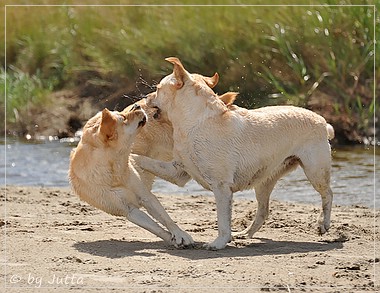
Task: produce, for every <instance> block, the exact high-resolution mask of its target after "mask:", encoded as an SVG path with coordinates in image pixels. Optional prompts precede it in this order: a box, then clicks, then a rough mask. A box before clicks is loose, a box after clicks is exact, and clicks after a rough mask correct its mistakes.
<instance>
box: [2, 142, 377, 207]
mask: <svg viewBox="0 0 380 293" xmlns="http://www.w3.org/2000/svg"><path fill="white" fill-rule="evenodd" d="M75 145H76V143H75V142H70V141H59V140H55V139H51V140H48V139H47V140H44V141H26V140H19V139H9V138H8V139H7V140H6V141H5V139H4V138H1V139H0V158H1V161H0V163H1V166H0V185H2V186H4V185H20V186H57V187H63V186H69V182H68V179H67V170H68V166H69V155H70V151H71V149H72V148H73V147H75ZM332 153H333V164H332V183H331V185H332V186H331V187H332V190H333V193H334V203H335V204H338V205H363V206H367V207H375V206H376V208H379V206H380V193H379V192H378V191H377V190H376V186H378V187H380V179H379V176H376V174H379V171H380V168H379V164H377V162H378V160H379V158H380V153H378V152H375V151H374V149H373V148H365V147H364V146H358V147H351V148H336V149H335V148H334V149H333V152H332ZM153 192H154V193H162V194H173V193H175V194H182V195H193V194H203V195H212V193H211V192H209V191H206V190H204V189H203V188H202V187H201V186H200V185H198V184H197V183H196V182H195V181H190V182H189V183H187V184H186V186H185V187H183V188H181V187H177V186H175V185H173V184H171V183H168V182H166V181H164V180H161V179H157V180H156V182H155V184H154V187H153ZM235 197H236V198H249V199H254V198H255V197H254V192H253V191H244V192H237V193H235ZM271 198H272V199H277V200H280V201H289V202H302V203H313V204H317V205H319V204H320V202H321V200H320V197H319V194H318V193H317V192H316V191H315V190H314V189H313V188H312V187H311V185H310V183H309V182H308V181H307V179H306V177H305V175H304V173H303V171H302V169H301V168H298V169H297V170H296V171H294V172H293V173H291V174H289V175H288V176H286V177H284V178H282V179H281V180H279V182H278V183H277V185H276V187H275V189H274V191H273V193H272V196H271Z"/></svg>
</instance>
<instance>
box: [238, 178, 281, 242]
mask: <svg viewBox="0 0 380 293" xmlns="http://www.w3.org/2000/svg"><path fill="white" fill-rule="evenodd" d="M276 182H277V178H276V179H272V180H271V181H269V182H267V183H266V184H261V185H259V186H257V187H256V188H255V193H256V200H257V210H256V217H255V220H254V221H252V223H251V224H250V225H249V226H248V227H247V228H246V229H245V230H243V231H241V232H236V233H233V234H232V235H233V237H235V238H252V236H253V234H255V233H256V232H257V231H258V230H259V229H260V228H261V226H262V225H263V224H264V222H265V220H266V219H267V218H268V215H269V198H270V194H271V193H272V190H273V188H274V186H275V185H276Z"/></svg>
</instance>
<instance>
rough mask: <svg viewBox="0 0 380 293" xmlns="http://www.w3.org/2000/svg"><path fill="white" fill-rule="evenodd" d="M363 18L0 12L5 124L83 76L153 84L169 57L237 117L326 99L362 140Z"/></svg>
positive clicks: (369, 18) (328, 11) (367, 85)
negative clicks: (230, 98)
mask: <svg viewBox="0 0 380 293" xmlns="http://www.w3.org/2000/svg"><path fill="white" fill-rule="evenodd" d="M24 2H25V3H30V1H24ZM41 2H44V1H39V3H41ZM185 2H186V1H185ZM188 2H189V1H188ZM214 2H215V1H214ZM214 2H213V1H208V2H207V1H206V2H205V1H202V2H201V3H202V4H204V3H206V4H212V3H214ZM19 3H22V1H21V2H19ZM45 3H47V4H49V3H52V2H51V1H50V2H49V1H45ZM56 3H59V1H56ZM65 3H68V4H70V3H75V1H66V2H65ZM94 3H96V2H94ZM99 3H103V4H104V3H105V2H99ZM122 3H132V2H131V1H125V2H122ZM189 3H190V2H189ZM192 3H194V2H192ZM219 3H220V2H219ZM224 3H233V2H232V1H224ZM256 3H257V4H262V3H264V4H265V1H257V2H256ZM288 3H300V1H289V2H288ZM308 3H311V1H303V4H308ZM314 3H315V1H314ZM321 3H322V2H321ZM325 3H326V4H330V5H331V4H373V3H374V2H372V1H354V0H352V1H348V0H347V1H327V2H325ZM3 11H4V8H3ZM373 13H374V11H373V7H363V6H362V7H354V6H351V7H350V6H329V5H325V6H308V7H301V6H298V7H295V6H293V7H291V6H278V7H244V6H239V7H226V6H224V7H194V6H192V7H169V6H168V7H154V6H152V7H72V6H71V7H70V6H68V7H7V14H6V16H7V31H6V33H7V42H6V52H7V55H6V61H7V74H8V77H7V81H8V83H9V89H8V91H7V93H8V94H7V98H8V100H9V101H10V102H8V103H7V113H8V116H7V117H8V118H9V119H15V117H14V115H13V114H12V113H13V112H14V110H13V108H16V109H19V108H22V107H23V106H25V105H26V104H28V103H38V102H40V101H41V100H40V99H39V98H35V97H37V96H42V95H44V94H46V92H51V91H54V90H58V89H61V88H71V87H74V86H76V85H78V83H80V82H81V81H82V79H81V78H80V77H81V74H82V73H83V72H97V78H98V79H99V78H100V79H102V78H104V79H107V80H110V79H111V80H112V76H118V77H122V78H124V80H126V82H127V83H132V84H135V83H137V81H138V79H139V77H141V78H143V79H144V80H146V81H147V82H148V83H149V84H154V83H156V82H158V81H159V80H160V79H161V78H162V77H163V76H164V75H166V74H168V73H169V72H170V69H171V67H170V65H169V64H166V62H164V58H165V57H168V56H178V57H180V58H181V60H182V61H183V63H184V64H185V66H186V68H188V69H189V71H191V72H199V73H202V74H205V75H212V74H213V73H214V72H215V71H217V72H218V73H219V74H220V76H221V79H220V84H219V85H218V86H217V91H218V92H220V93H222V92H224V91H227V90H234V91H239V92H240V93H241V95H240V97H239V100H238V103H240V104H242V105H244V106H246V107H258V106H263V105H270V104H294V105H300V106H308V103H309V102H310V100H311V99H312V98H313V99H314V100H315V99H316V98H318V96H319V95H320V96H328V97H330V99H331V103H332V104H333V106H332V107H333V109H334V110H333V111H334V113H336V114H337V115H338V114H339V115H342V116H344V115H346V116H350V117H351V119H353V120H355V121H357V123H356V124H355V127H357V128H358V129H359V130H360V131H364V132H365V131H366V129H368V127H369V126H370V123H371V117H373V113H374V111H376V110H377V109H378V105H375V104H374V103H373V86H374V76H373V73H374V44H373V39H374V34H376V36H377V39H380V32H379V24H380V20H379V16H377V19H376V22H377V30H376V32H374V26H373V20H374V15H373ZM2 25H3V22H1V23H0V26H2ZM0 31H1V33H3V32H4V29H3V28H0ZM0 46H4V44H0ZM377 51H378V52H377V54H376V64H379V61H380V60H379V58H380V52H379V50H378V49H377ZM1 54H4V53H3V52H0V55H1ZM4 57H5V56H4V55H2V56H1V62H2V66H3V68H4V65H5V64H4V61H3V60H5V58H4ZM375 70H376V71H377V76H379V73H380V70H379V69H378V68H376V69H375ZM2 82H4V78H3V79H2ZM375 82H376V83H377V84H378V83H379V79H377V80H376V81H375ZM25 84H28V85H27V86H26V85H25ZM2 86H3V85H2ZM24 87H27V88H28V90H27V91H26V92H25V94H26V95H22V94H21V93H22V92H23V88H24ZM377 91H378V89H377ZM36 92H38V94H36ZM20 95H22V96H23V97H22V98H20V97H19V96H20ZM29 98H30V99H29ZM13 99H14V100H15V101H13ZM371 115H372V116H371Z"/></svg>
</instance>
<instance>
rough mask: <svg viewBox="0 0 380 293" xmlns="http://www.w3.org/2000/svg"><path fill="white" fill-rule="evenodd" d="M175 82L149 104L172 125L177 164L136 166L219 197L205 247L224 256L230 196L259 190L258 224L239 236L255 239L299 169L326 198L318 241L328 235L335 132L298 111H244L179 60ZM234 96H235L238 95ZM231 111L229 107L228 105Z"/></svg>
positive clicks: (163, 85) (143, 160)
mask: <svg viewBox="0 0 380 293" xmlns="http://www.w3.org/2000/svg"><path fill="white" fill-rule="evenodd" d="M166 60H168V61H169V62H171V63H173V64H174V71H173V73H172V74H170V75H168V76H166V77H165V78H163V79H162V80H161V82H160V83H159V85H158V86H157V91H156V94H155V95H151V96H150V97H149V98H148V101H147V104H148V106H151V107H158V108H159V109H161V111H162V112H163V113H165V114H166V115H167V117H168V119H169V120H170V121H171V123H172V125H173V140H174V149H173V161H172V162H162V161H158V160H153V159H151V158H147V157H143V156H134V159H135V160H136V161H137V162H138V164H139V165H140V166H141V167H142V168H144V169H146V170H148V171H150V172H152V173H154V174H155V175H157V176H160V177H163V178H164V179H167V180H169V181H171V182H173V183H177V184H180V185H181V184H182V185H183V184H184V183H183V182H186V181H187V180H188V179H189V177H190V176H191V177H192V178H194V179H195V180H196V181H197V182H198V183H200V184H201V185H202V186H203V187H204V188H206V189H209V190H211V191H213V193H214V195H215V199H216V206H217V220H218V237H217V238H216V239H215V240H214V241H212V242H211V243H209V244H207V245H206V248H208V249H221V248H224V247H225V246H226V244H227V243H228V242H229V241H230V240H231V203H232V194H233V193H234V192H235V191H238V190H244V189H251V188H254V189H255V192H256V198H257V202H258V208H257V213H256V218H255V220H254V221H253V222H252V223H251V225H249V227H247V229H246V230H244V231H243V232H241V233H238V236H246V237H252V235H253V234H254V233H255V232H256V231H257V230H259V228H260V227H261V226H262V224H263V223H264V221H265V219H266V218H267V216H268V212H269V197H270V194H271V192H272V190H273V188H274V186H275V184H276V182H277V180H278V179H279V178H281V177H282V176H284V175H285V174H286V173H288V172H290V171H292V170H294V169H295V168H296V167H297V166H301V167H302V168H303V170H304V172H305V174H306V176H307V178H308V179H309V181H310V182H311V184H312V186H313V187H314V188H315V189H316V190H317V191H318V192H319V193H320V195H321V198H322V213H321V215H320V218H319V220H318V229H319V232H320V233H325V232H326V231H327V230H328V229H329V227H330V214H331V205H332V197H333V195H332V191H331V189H330V169H331V154H330V145H329V142H328V139H330V138H332V137H333V128H332V126H331V125H329V124H327V123H326V121H325V119H324V118H323V117H321V116H319V115H317V114H315V113H313V112H311V111H309V110H306V109H303V108H298V107H292V106H274V107H265V108H260V109H256V110H247V109H244V108H240V107H237V106H234V105H231V103H228V102H226V100H231V101H232V102H233V100H234V96H231V94H229V97H227V96H225V97H224V99H223V98H220V97H218V96H217V95H216V94H215V93H214V92H213V91H212V90H211V89H210V87H209V86H207V84H206V83H205V82H204V81H202V80H199V79H198V78H197V76H198V75H194V74H190V73H188V72H187V71H186V70H185V69H184V67H183V66H182V64H181V62H180V61H179V60H178V59H177V58H167V59H166ZM235 96H236V95H235ZM226 104H227V105H226Z"/></svg>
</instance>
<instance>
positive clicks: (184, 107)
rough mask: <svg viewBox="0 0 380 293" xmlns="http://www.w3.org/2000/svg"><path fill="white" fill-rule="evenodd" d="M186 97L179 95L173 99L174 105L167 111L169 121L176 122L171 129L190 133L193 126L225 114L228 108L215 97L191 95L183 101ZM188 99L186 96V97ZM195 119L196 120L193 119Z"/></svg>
mask: <svg viewBox="0 0 380 293" xmlns="http://www.w3.org/2000/svg"><path fill="white" fill-rule="evenodd" d="M185 96H186V95H184V94H182V93H179V94H177V96H176V98H175V101H176V102H175V104H174V105H173V106H172V107H171V108H172V109H170V111H168V118H169V120H170V121H171V122H172V121H176V123H172V124H173V128H174V129H175V128H177V129H178V128H179V129H181V130H183V131H190V129H192V128H193V127H194V126H196V125H201V124H203V123H205V122H206V121H207V120H209V119H214V118H216V117H218V116H221V115H223V114H224V113H226V112H227V111H229V110H228V108H227V107H226V105H225V104H224V103H223V102H222V101H220V100H219V99H218V97H217V96H216V95H210V96H209V97H208V98H205V97H202V96H198V95H193V96H192V97H191V98H190V99H189V98H187V99H186V100H185V98H183V97H185ZM187 97H188V96H187ZM194 117H197V118H198V119H194Z"/></svg>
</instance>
